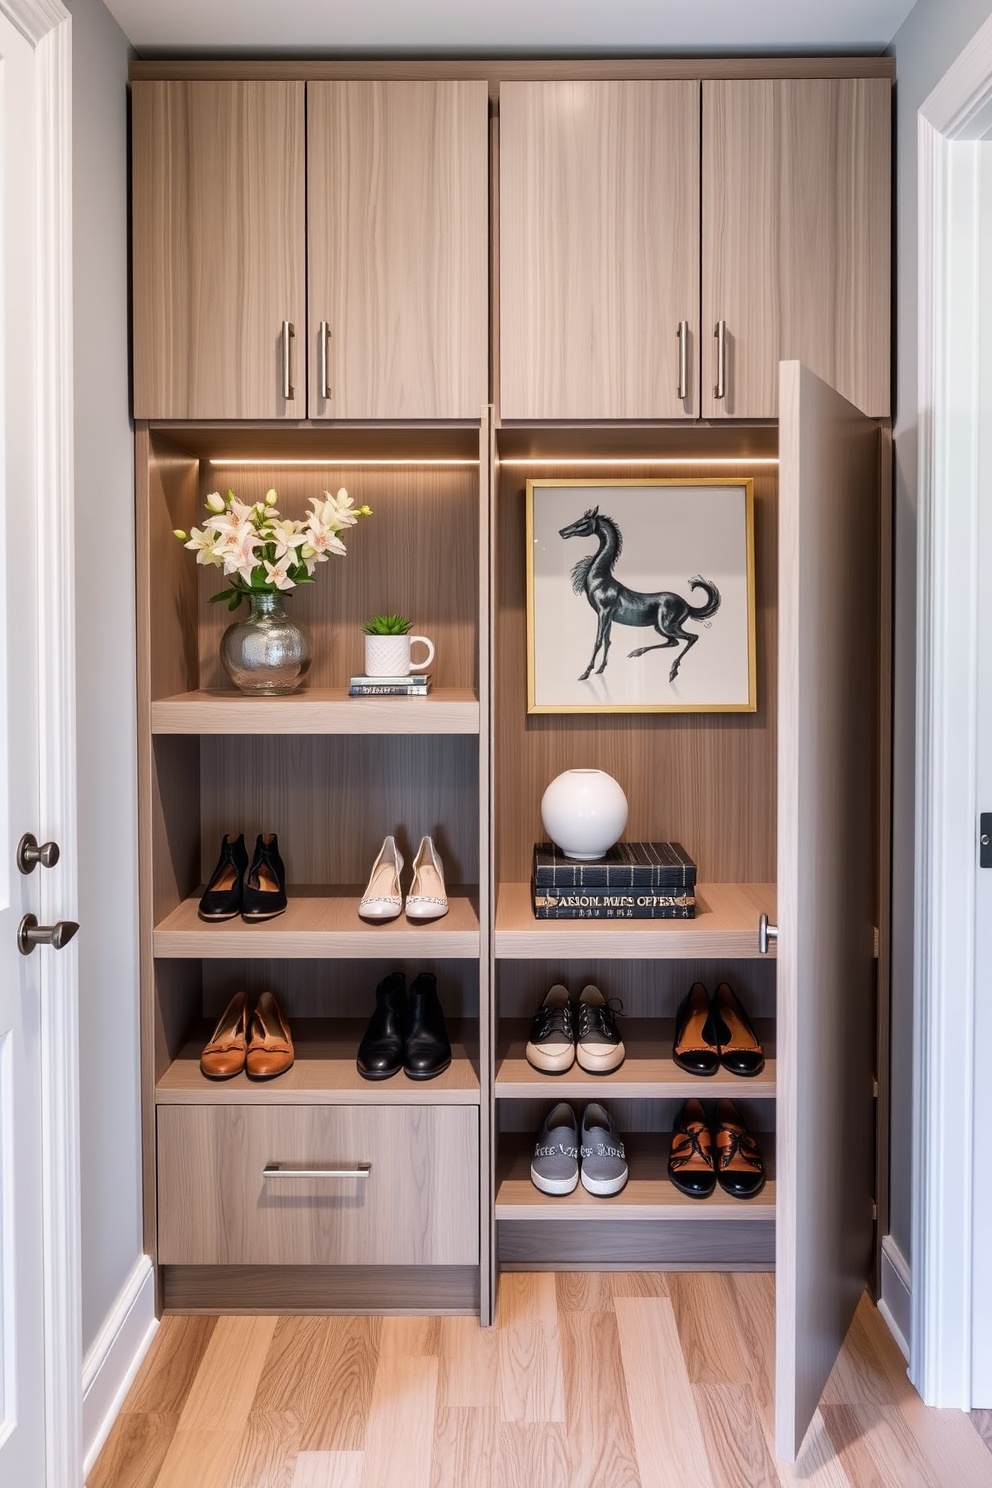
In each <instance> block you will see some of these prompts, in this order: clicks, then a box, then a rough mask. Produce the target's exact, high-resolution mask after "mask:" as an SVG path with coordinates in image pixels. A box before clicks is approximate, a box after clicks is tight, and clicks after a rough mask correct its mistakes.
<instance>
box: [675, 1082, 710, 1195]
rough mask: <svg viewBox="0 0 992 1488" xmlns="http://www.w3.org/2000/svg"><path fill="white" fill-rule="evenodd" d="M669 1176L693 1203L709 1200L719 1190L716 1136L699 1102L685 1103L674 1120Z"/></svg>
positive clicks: (688, 1101) (690, 1101) (689, 1101)
mask: <svg viewBox="0 0 992 1488" xmlns="http://www.w3.org/2000/svg"><path fill="white" fill-rule="evenodd" d="M668 1176H669V1178H670V1179H671V1180H672V1182H673V1183H674V1185H675V1187H676V1188H677V1189H678V1191H679V1193H684V1194H685V1195H686V1197H687V1198H690V1199H708V1198H709V1196H710V1194H711V1193H712V1192H713V1190H714V1189H715V1188H716V1173H715V1172H714V1171H713V1133H712V1132H711V1131H710V1128H709V1122H708V1121H707V1120H706V1116H705V1113H704V1111H703V1108H702V1105H701V1104H700V1102H699V1101H698V1100H687V1101H685V1102H684V1104H683V1105H682V1107H681V1109H680V1110H679V1113H678V1115H677V1116H676V1118H675V1124H674V1126H673V1127H672V1147H671V1152H670V1153H669V1157H668Z"/></svg>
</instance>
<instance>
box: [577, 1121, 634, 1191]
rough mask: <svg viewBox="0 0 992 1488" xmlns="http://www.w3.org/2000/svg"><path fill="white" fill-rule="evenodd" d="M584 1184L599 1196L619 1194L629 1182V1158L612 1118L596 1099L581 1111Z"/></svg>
mask: <svg viewBox="0 0 992 1488" xmlns="http://www.w3.org/2000/svg"><path fill="white" fill-rule="evenodd" d="M581 1157H582V1187H583V1188H585V1189H587V1190H588V1191H589V1193H591V1194H597V1195H598V1196H599V1197H600V1198H603V1199H605V1198H609V1197H610V1195H611V1194H618V1193H619V1192H620V1190H621V1189H622V1188H623V1186H624V1184H625V1183H626V1182H627V1157H626V1154H625V1152H624V1150H623V1143H622V1142H621V1140H620V1138H619V1137H618V1136H617V1129H616V1127H615V1126H614V1124H613V1118H612V1116H611V1115H610V1113H609V1111H607V1109H606V1107H605V1106H601V1105H599V1104H598V1103H597V1102H595V1101H594V1102H593V1103H592V1104H591V1105H588V1106H586V1108H585V1111H584V1112H583V1113H582V1145H581Z"/></svg>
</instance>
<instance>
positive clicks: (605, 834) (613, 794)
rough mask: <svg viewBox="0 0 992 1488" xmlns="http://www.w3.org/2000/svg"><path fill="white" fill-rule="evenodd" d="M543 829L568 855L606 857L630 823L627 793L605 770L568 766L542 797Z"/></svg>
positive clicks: (583, 858) (586, 858)
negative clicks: (576, 768) (625, 793)
mask: <svg viewBox="0 0 992 1488" xmlns="http://www.w3.org/2000/svg"><path fill="white" fill-rule="evenodd" d="M541 820H542V822H543V823H544V830H545V831H546V832H547V834H548V836H549V837H550V838H551V840H552V842H555V843H557V845H558V846H559V847H560V848H561V850H562V852H563V853H564V854H565V856H566V858H577V859H578V860H579V862H590V861H592V860H593V859H595V858H601V857H603V855H604V853H607V852H608V851H609V850H610V848H611V847H612V846H613V844H614V842H616V841H617V839H618V838H619V837H620V835H621V833H622V832H623V829H624V827H625V826H626V825H627V797H626V796H625V795H624V793H623V789H622V787H621V786H620V785H619V784H618V782H617V781H615V780H614V779H613V776H612V775H607V773H606V771H605V770H565V771H564V772H563V773H562V774H561V775H556V776H555V778H554V780H552V782H551V784H550V785H549V786H548V788H547V790H546V791H545V792H544V795H543V797H542V798H541Z"/></svg>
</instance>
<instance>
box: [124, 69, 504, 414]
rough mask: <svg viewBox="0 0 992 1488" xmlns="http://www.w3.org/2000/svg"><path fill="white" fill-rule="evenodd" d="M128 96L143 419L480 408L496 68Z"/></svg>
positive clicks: (144, 91)
mask: <svg viewBox="0 0 992 1488" xmlns="http://www.w3.org/2000/svg"><path fill="white" fill-rule="evenodd" d="M132 93H133V100H132V117H133V135H134V146H135V148H134V172H133V183H134V184H133V192H134V223H135V231H134V412H135V416H136V417H139V418H161V419H272V418H284V419H290V420H299V419H302V418H307V417H310V418H314V419H323V418H336V419H341V418H347V419H407V418H409V419H443V418H455V419H466V418H471V419H478V417H479V414H480V411H481V409H482V407H483V406H484V404H485V403H486V402H487V400H488V387H489V360H488V319H489V288H488V240H489V227H488V220H489V219H488V212H489V172H488V157H489V140H488V117H489V113H488V98H487V90H486V85H485V83H484V82H445V81H419V80H418V81H409V82H402V81H393V82H320V83H317V82H312V83H309V84H304V83H302V82H262V81H250V82H216V81H197V80H193V81H159V82H155V81H148V82H136V83H134V84H132ZM308 309H309V314H308Z"/></svg>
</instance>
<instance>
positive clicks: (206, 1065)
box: [200, 992, 248, 1080]
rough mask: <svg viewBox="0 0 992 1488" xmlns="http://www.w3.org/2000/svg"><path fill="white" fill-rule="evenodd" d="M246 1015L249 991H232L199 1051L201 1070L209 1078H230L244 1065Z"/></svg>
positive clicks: (246, 1046) (238, 1072)
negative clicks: (232, 993)
mask: <svg viewBox="0 0 992 1488" xmlns="http://www.w3.org/2000/svg"><path fill="white" fill-rule="evenodd" d="M247 1015H248V994H247V993H246V992H235V994H234V996H233V997H232V998H231V1000H230V1002H229V1003H228V1004H227V1007H226V1008H225V1009H224V1011H223V1012H222V1013H221V1015H220V1021H219V1023H218V1024H217V1027H216V1028H215V1029H214V1031H213V1033H212V1034H211V1035H210V1041H209V1043H207V1044H205V1045H204V1046H203V1053H202V1054H201V1055H200V1072H201V1074H204V1075H206V1077H207V1079H208V1080H230V1079H231V1078H232V1076H234V1075H240V1073H241V1071H242V1070H243V1069H244V1067H245V1056H246V1053H247V1048H248V1033H247Z"/></svg>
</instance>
